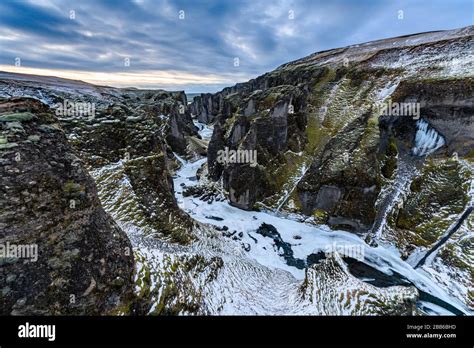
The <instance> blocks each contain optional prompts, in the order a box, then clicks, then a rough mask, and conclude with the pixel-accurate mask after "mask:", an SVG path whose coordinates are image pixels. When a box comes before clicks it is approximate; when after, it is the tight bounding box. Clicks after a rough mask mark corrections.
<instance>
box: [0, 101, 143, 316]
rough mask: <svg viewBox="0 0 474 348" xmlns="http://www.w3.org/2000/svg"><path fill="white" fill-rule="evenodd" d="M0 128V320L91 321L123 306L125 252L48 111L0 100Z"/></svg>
mask: <svg viewBox="0 0 474 348" xmlns="http://www.w3.org/2000/svg"><path fill="white" fill-rule="evenodd" d="M0 127H1V133H0V134H1V135H0V156H1V157H0V182H1V184H0V191H1V194H0V211H1V214H0V215H1V219H0V241H1V245H2V246H4V247H5V249H3V250H2V251H3V252H4V254H3V255H2V258H1V259H0V265H1V267H0V273H1V277H0V288H1V295H0V310H1V313H2V314H4V315H5V314H14V315H51V314H82V315H84V314H96V315H97V314H106V313H108V312H111V311H113V310H114V309H115V308H117V307H118V306H120V305H121V304H122V303H123V302H126V301H129V300H130V297H131V290H132V289H131V286H132V274H133V268H134V258H133V252H132V247H131V244H130V242H129V240H128V238H127V236H126V235H125V234H124V232H123V231H122V230H121V229H120V228H119V227H118V226H117V224H116V223H115V222H114V221H113V220H112V218H111V217H110V216H109V215H108V214H107V213H106V212H105V211H104V210H103V208H102V206H101V204H100V201H99V198H98V196H97V189H96V185H95V182H94V180H93V179H92V178H91V176H90V175H89V174H88V172H87V170H86V169H85V165H84V163H83V161H82V160H81V159H80V158H79V157H78V155H77V153H76V152H75V151H74V149H73V148H72V147H71V146H70V145H69V143H68V141H67V138H66V135H65V134H64V131H63V130H62V128H61V125H60V123H59V121H58V119H57V118H56V116H55V115H54V114H53V112H52V110H50V109H49V108H48V107H47V106H46V105H45V104H43V103H41V102H39V101H37V100H34V99H28V98H11V99H8V100H2V101H1V102H0ZM7 249H8V250H10V254H8V251H7ZM5 252H6V254H5ZM9 256H10V257H9Z"/></svg>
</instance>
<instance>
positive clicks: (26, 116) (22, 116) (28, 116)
mask: <svg viewBox="0 0 474 348" xmlns="http://www.w3.org/2000/svg"><path fill="white" fill-rule="evenodd" d="M34 117H35V115H33V114H32V113H31V112H17V113H13V114H6V115H1V116H0V121H3V122H13V121H17V122H24V121H31V120H32V119H33V118H34Z"/></svg>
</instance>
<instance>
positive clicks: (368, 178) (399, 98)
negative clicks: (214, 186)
mask: <svg viewBox="0 0 474 348" xmlns="http://www.w3.org/2000/svg"><path fill="white" fill-rule="evenodd" d="M473 31H474V29H473V27H467V28H463V29H459V30H453V31H447V32H434V33H425V34H417V35H411V36H407V37H403V38H393V39H386V40H380V41H374V42H371V43H367V44H363V45H353V46H350V47H347V48H341V49H335V50H329V51H324V52H319V53H315V54H313V55H310V56H308V57H306V58H303V59H300V60H297V61H294V62H291V63H288V64H284V65H282V66H281V67H279V68H278V69H276V70H275V71H272V72H270V73H267V74H264V75H262V76H260V77H258V78H256V79H254V80H250V81H249V82H247V83H241V84H237V85H235V86H234V87H229V88H225V89H224V90H222V91H221V92H219V93H216V94H204V95H202V96H201V97H196V98H195V99H194V102H193V103H192V105H191V112H192V113H193V114H194V115H196V117H198V119H200V120H201V121H203V122H214V123H215V130H214V134H213V137H212V139H211V142H210V144H209V157H208V167H209V174H210V177H211V178H212V179H214V180H217V179H219V178H220V177H221V176H222V177H223V179H224V180H223V184H224V188H225V189H226V190H227V191H228V192H229V199H230V200H231V202H233V203H234V204H235V205H237V206H239V207H242V208H245V209H252V208H254V207H255V206H257V207H258V206H261V205H263V206H264V207H270V208H273V209H276V208H277V207H280V206H281V207H283V208H284V209H285V210H288V211H297V212H303V213H305V214H307V215H311V214H315V216H320V215H327V216H328V219H327V222H328V223H329V224H331V225H332V226H334V227H339V228H340V227H342V228H346V229H349V230H355V231H367V230H368V229H370V227H371V225H372V224H373V223H374V220H375V217H376V215H377V214H376V211H375V205H376V200H377V197H378V196H379V194H380V192H381V190H382V188H383V187H384V185H385V184H386V177H387V176H388V177H390V176H391V174H393V172H394V171H395V169H396V167H397V165H396V157H397V156H393V155H392V156H387V153H388V152H390V150H389V149H388V146H389V145H390V144H391V143H394V144H396V145H397V146H399V147H403V148H404V149H402V150H401V153H404V152H409V149H410V148H411V147H413V142H414V135H415V132H416V125H415V123H416V120H415V119H414V117H399V116H388V117H385V116H384V117H382V118H380V119H379V116H380V110H378V108H377V105H378V103H382V102H387V101H388V100H389V99H388V98H390V96H392V102H394V103H397V102H398V103H400V102H414V103H420V108H421V109H420V114H421V118H423V119H425V120H427V121H428V122H429V124H430V127H433V128H434V129H435V130H436V131H438V132H439V133H441V134H442V136H443V137H445V138H446V141H447V146H446V147H444V148H442V150H443V151H446V150H447V152H448V154H451V153H452V152H453V151H456V152H458V153H459V154H460V155H467V154H472V151H473V149H474V148H473V143H472V142H473V134H474V133H473V132H472V126H473V120H472V105H473V100H472V98H473V97H472V95H473V94H472V86H473V78H472V67H473V62H472V59H471V58H470V57H471V56H470V47H472V44H473ZM419 116H420V115H419ZM387 129H390V131H389V132H387V131H386V130H387ZM392 136H393V137H394V138H395V139H392V140H391V139H390V137H392ZM225 147H229V148H232V149H242V150H246V149H251V150H257V153H258V163H259V165H258V166H257V167H256V168H255V169H253V170H249V169H248V168H247V167H248V166H247V165H246V164H237V165H235V164H234V165H226V166H223V165H222V163H218V162H217V155H216V154H217V152H218V151H219V150H220V149H223V148H225ZM390 157H391V158H390ZM308 168H309V169H308ZM237 173H239V174H237ZM295 173H299V174H298V175H295ZM389 179H390V178H389ZM256 188H257V189H256ZM323 202H324V203H323Z"/></svg>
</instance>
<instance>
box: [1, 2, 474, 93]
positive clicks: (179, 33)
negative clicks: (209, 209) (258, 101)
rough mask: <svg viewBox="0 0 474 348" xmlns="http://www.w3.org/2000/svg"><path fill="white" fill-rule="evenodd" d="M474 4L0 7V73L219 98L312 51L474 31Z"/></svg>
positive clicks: (32, 4)
mask: <svg viewBox="0 0 474 348" xmlns="http://www.w3.org/2000/svg"><path fill="white" fill-rule="evenodd" d="M473 3H474V1H473V0H449V1H446V0H331V1H329V0H326V1H317V0H214V1H213V0H133V1H132V0H130V1H123V0H122V1H116V0H103V1H98V0H91V1H87V0H85V1H77V0H31V1H27V0H13V1H11V0H2V1H1V2H0V70H3V71H14V72H24V73H34V74H41V75H55V76H61V77H68V78H76V79H82V80H85V81H88V82H92V83H96V84H103V85H113V86H135V87H145V88H165V89H173V90H176V89H180V90H181V89H184V90H186V91H187V92H205V91H217V90H220V89H221V88H223V87H225V86H229V85H233V84H235V83H236V82H242V81H246V80H248V79H250V78H253V77H256V76H258V75H260V74H262V73H265V72H267V71H270V70H272V69H274V68H276V67H277V66H279V65H280V64H283V63H285V62H288V61H291V60H294V59H297V58H301V57H303V56H306V55H308V54H311V53H313V52H316V51H321V50H325V49H330V48H336V47H341V46H346V45H350V44H356V43H361V42H366V41H370V40H376V39H381V38H387V37H392V36H398V35H404V34H411V33H418V32H423V31H430V30H441V29H453V28H459V27H463V26H467V25H472V24H473V22H474V18H473V17H474V10H473ZM399 10H402V11H403V19H399V18H398V17H399ZM236 58H238V66H235V65H236V64H234V63H236Z"/></svg>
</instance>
